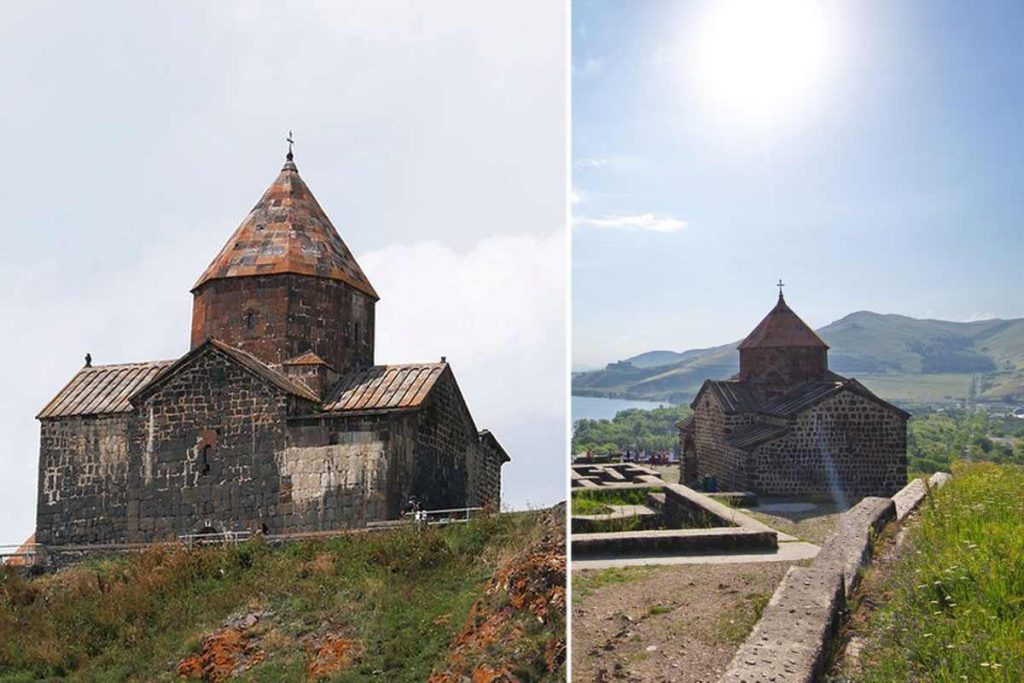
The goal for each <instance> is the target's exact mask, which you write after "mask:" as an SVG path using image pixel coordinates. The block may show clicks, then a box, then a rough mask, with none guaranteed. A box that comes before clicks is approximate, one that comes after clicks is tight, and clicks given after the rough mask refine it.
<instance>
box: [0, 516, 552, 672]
mask: <svg viewBox="0 0 1024 683" xmlns="http://www.w3.org/2000/svg"><path fill="white" fill-rule="evenodd" d="M541 514H543V513H541V512H537V513H525V514H522V515H515V514H513V515H490V516H483V517H480V518H478V519H475V520H473V521H471V522H470V523H468V524H462V525H455V526H452V527H448V528H445V529H436V528H430V529H425V530H422V531H421V530H417V529H405V530H399V531H394V532H387V533H367V534H360V535H355V536H346V537H339V538H334V539H330V540H323V541H308V542H302V543H294V544H290V545H287V546H284V547H282V548H271V547H269V546H267V545H266V544H264V543H261V542H260V541H259V540H253V541H250V542H247V543H245V544H242V545H238V546H219V547H204V548H196V549H193V550H191V551H190V550H186V549H184V548H174V549H172V548H153V549H150V550H147V551H145V552H142V553H139V554H137V555H133V556H130V557H119V558H113V559H108V560H102V561H90V562H87V563H83V564H80V565H77V566H74V567H71V568H69V569H67V570H64V571H61V572H58V573H56V574H52V575H47V576H43V577H39V578H35V579H25V578H22V577H20V576H19V575H18V574H16V573H15V572H14V571H12V570H10V569H3V570H0V680H39V679H71V680H76V679H77V680H146V681H150V680H175V679H176V676H175V675H174V672H173V670H171V669H169V668H168V664H169V663H171V664H172V665H173V664H174V663H176V662H178V661H180V660H181V659H182V658H183V657H184V656H185V655H187V654H189V653H190V652H193V651H195V649H196V648H197V646H198V643H199V641H200V640H201V638H202V637H203V636H204V635H206V634H208V633H210V632H211V631H212V630H215V629H216V628H218V627H219V625H220V624H221V623H222V622H223V621H224V620H225V619H226V618H227V617H228V616H230V615H232V614H236V613H239V612H245V611H252V610H269V611H272V612H273V625H272V627H268V628H271V629H272V631H273V637H268V638H266V639H265V640H264V647H266V649H267V650H268V655H269V656H268V659H267V661H266V662H264V663H263V664H260V665H258V666H256V667H255V668H254V669H252V670H251V671H250V672H249V673H248V674H247V676H249V678H250V679H251V680H283V679H287V678H290V677H291V676H290V674H291V673H292V672H296V671H302V668H303V667H304V666H305V664H304V659H303V657H304V655H303V654H302V653H303V645H302V642H303V641H302V638H304V637H306V636H309V635H310V634H315V633H318V632H319V631H321V630H323V629H324V628H329V629H331V630H334V631H340V632H343V633H345V634H346V635H347V636H348V637H351V638H353V639H355V640H358V641H359V642H360V643H361V646H362V655H361V657H360V658H359V662H358V663H357V665H356V667H355V668H353V669H352V670H350V671H349V672H348V673H346V674H345V676H349V677H353V678H355V679H359V678H360V677H361V676H362V677H372V676H376V680H388V681H423V680H426V679H427V677H428V676H429V674H430V671H431V669H432V667H433V665H434V662H435V660H437V658H438V657H440V656H441V655H442V654H443V653H444V652H445V651H446V648H447V646H448V644H449V642H450V641H451V639H452V638H453V637H454V636H455V634H456V633H457V632H458V631H459V629H460V628H461V627H462V625H463V624H464V623H465V621H466V618H467V616H468V614H469V610H470V607H471V605H472V603H473V601H474V599H476V598H477V597H478V596H479V594H480V592H481V590H482V589H483V586H484V585H485V583H486V581H487V579H488V578H489V577H490V575H491V573H492V572H493V571H494V568H495V566H497V563H498V562H499V561H500V560H501V559H502V558H506V557H509V556H511V555H514V554H515V553H517V552H519V551H520V550H521V548H522V547H524V546H525V545H526V544H527V543H528V542H529V540H530V539H531V538H533V537H534V536H536V535H537V534H538V533H542V532H540V531H538V530H537V527H539V526H540V525H539V524H538V519H539V517H540V515H541ZM172 668H173V666H172Z"/></svg>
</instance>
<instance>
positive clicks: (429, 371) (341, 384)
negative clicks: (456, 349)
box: [323, 363, 448, 412]
mask: <svg viewBox="0 0 1024 683" xmlns="http://www.w3.org/2000/svg"><path fill="white" fill-rule="evenodd" d="M447 369H448V364H447V363H411V364H408V365H375V366H373V367H371V368H366V369H364V370H357V371H355V372H350V373H347V374H345V375H342V376H341V378H340V379H339V380H338V382H337V384H335V385H334V388H332V389H331V391H330V393H329V394H328V396H327V400H325V401H324V406H323V408H324V412H354V411H363V410H407V409H414V408H418V407H419V406H420V405H421V404H422V403H423V401H424V399H426V397H427V395H428V394H429V393H430V391H431V389H433V388H434V385H435V384H436V383H437V380H438V378H439V377H440V376H441V374H442V373H444V372H445V371H446V370H447Z"/></svg>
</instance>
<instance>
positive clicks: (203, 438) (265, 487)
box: [127, 347, 296, 541]
mask: <svg viewBox="0 0 1024 683" xmlns="http://www.w3.org/2000/svg"><path fill="white" fill-rule="evenodd" d="M294 401H296V399H295V398H293V397H290V396H288V395H287V394H285V393H284V392H282V391H281V390H280V389H278V388H277V387H274V386H272V385H270V384H268V383H267V382H265V381H264V380H262V379H260V378H257V377H254V376H253V375H251V374H250V373H249V372H247V371H246V370H244V369H243V368H241V367H239V366H238V365H237V364H236V363H234V362H232V361H231V360H229V359H228V358H227V357H226V356H225V355H224V354H222V353H221V352H219V351H217V350H216V349H214V348H213V347H208V350H207V351H206V352H204V353H202V354H200V355H198V356H196V357H195V358H193V359H192V361H191V362H190V363H189V364H188V365H187V366H185V367H183V368H180V369H179V370H178V371H177V372H176V373H175V374H174V375H173V376H172V377H170V378H169V379H168V380H167V381H166V382H165V383H164V384H163V385H162V386H159V387H157V388H156V389H155V391H154V392H153V393H152V394H150V395H148V396H147V397H145V400H144V401H143V403H142V405H140V406H138V410H137V411H136V412H135V414H134V417H133V419H132V423H131V432H132V448H131V450H132V467H131V468H130V470H129V481H128V484H129V499H128V515H127V531H128V539H127V540H129V541H149V540H155V539H162V538H166V537H168V536H174V535H178V534H183V533H190V532H198V531H200V530H203V529H206V528H212V529H214V530H216V531H227V530H236V531H237V530H246V529H248V530H257V529H261V528H263V527H264V526H265V527H266V529H267V530H268V531H270V532H277V531H280V530H281V529H282V528H284V527H285V520H286V519H287V518H288V517H289V516H290V515H291V514H293V506H292V505H291V504H290V503H289V502H288V501H287V500H286V499H284V497H283V496H282V495H281V491H280V481H281V479H280V477H279V473H278V463H277V461H276V459H275V454H276V453H277V452H279V451H283V450H284V449H285V447H286V446H287V433H286V427H285V418H286V416H287V415H288V413H289V411H290V410H292V408H293V406H292V403H293V402H294Z"/></svg>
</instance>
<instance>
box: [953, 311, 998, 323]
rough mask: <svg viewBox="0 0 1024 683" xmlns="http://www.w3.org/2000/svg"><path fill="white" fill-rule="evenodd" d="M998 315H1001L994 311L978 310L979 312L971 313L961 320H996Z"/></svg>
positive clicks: (967, 321)
mask: <svg viewBox="0 0 1024 683" xmlns="http://www.w3.org/2000/svg"><path fill="white" fill-rule="evenodd" d="M998 317H999V315H998V314H996V313H993V312H992V311H977V312H974V313H971V314H970V315H968V316H967V317H966V318H963V319H961V320H960V322H964V323H976V322H981V321H982V320H995V319H997V318H998Z"/></svg>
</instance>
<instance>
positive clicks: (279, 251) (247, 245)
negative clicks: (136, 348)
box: [192, 161, 379, 300]
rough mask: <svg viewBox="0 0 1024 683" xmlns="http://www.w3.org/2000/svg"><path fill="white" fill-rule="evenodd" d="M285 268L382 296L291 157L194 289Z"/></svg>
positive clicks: (375, 296) (368, 293)
mask: <svg viewBox="0 0 1024 683" xmlns="http://www.w3.org/2000/svg"><path fill="white" fill-rule="evenodd" d="M285 273H291V274H297V275H308V276H311V277H321V278H325V279H329V280H338V281H341V282H344V283H346V284H348V285H350V286H351V287H354V288H355V289H357V290H359V291H361V292H363V293H364V294H366V295H367V296H370V297H372V298H373V299H374V300H376V299H378V298H379V297H378V296H377V292H376V290H375V289H374V288H373V285H371V284H370V281H369V279H368V278H367V277H366V274H365V273H363V270H362V268H361V267H360V266H359V263H358V262H357V261H356V259H355V256H353V255H352V251H351V250H350V249H349V248H348V245H346V244H345V241H344V240H343V239H342V238H341V235H339V234H338V231H337V229H336V228H335V227H334V225H333V224H332V223H331V219H330V218H329V217H328V216H327V213H326V212H325V211H324V210H323V207H321V206H320V203H319V202H318V201H317V199H316V197H315V196H314V195H313V192H312V190H310V189H309V186H308V185H306V183H305V181H303V180H302V177H301V176H300V175H299V172H298V168H296V166H295V164H294V162H292V161H288V162H286V163H285V165H284V167H283V168H282V169H281V171H280V172H279V173H278V175H277V177H276V178H275V179H274V181H273V182H272V183H271V184H270V186H269V187H268V188H267V189H266V191H265V192H264V193H263V195H262V196H261V197H260V199H259V201H257V202H256V204H255V205H254V206H253V208H252V209H251V210H250V211H249V213H248V214H246V216H245V218H243V219H242V221H241V223H239V224H238V227H237V228H235V231H234V232H233V233H232V234H231V237H229V238H228V240H227V242H226V243H225V244H224V246H223V248H221V250H220V251H219V252H218V253H217V255H216V256H215V257H214V259H213V260H212V261H211V262H210V265H209V266H207V268H206V270H205V271H203V274H202V275H200V276H199V279H198V280H197V281H196V283H195V285H193V287H192V291H193V292H194V291H195V290H197V289H199V287H201V286H203V285H204V284H206V283H207V282H209V281H210V280H218V279H224V278H232V277H250V276H257V275H280V274H285Z"/></svg>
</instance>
